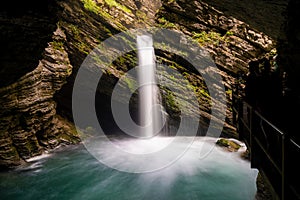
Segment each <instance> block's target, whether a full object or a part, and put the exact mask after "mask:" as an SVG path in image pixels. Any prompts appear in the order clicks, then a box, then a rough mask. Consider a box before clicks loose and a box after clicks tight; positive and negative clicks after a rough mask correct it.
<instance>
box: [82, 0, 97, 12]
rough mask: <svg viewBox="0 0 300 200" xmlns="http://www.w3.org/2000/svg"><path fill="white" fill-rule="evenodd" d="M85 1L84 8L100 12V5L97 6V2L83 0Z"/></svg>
mask: <svg viewBox="0 0 300 200" xmlns="http://www.w3.org/2000/svg"><path fill="white" fill-rule="evenodd" d="M81 1H82V2H83V5H84V8H85V9H86V10H88V11H90V12H93V13H95V14H99V13H100V9H101V8H100V7H99V6H97V4H96V2H95V1H93V0H81Z"/></svg>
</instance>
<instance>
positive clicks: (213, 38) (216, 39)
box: [192, 31, 234, 46]
mask: <svg viewBox="0 0 300 200" xmlns="http://www.w3.org/2000/svg"><path fill="white" fill-rule="evenodd" d="M192 34H193V35H192V38H193V39H195V40H196V41H197V42H198V43H199V44H200V45H201V46H203V45H208V44H213V45H219V44H220V42H225V43H226V42H228V36H232V35H233V34H234V33H233V32H231V31H227V32H226V34H225V35H223V36H221V34H220V33H217V32H214V31H210V32H205V31H202V32H201V33H196V32H192Z"/></svg>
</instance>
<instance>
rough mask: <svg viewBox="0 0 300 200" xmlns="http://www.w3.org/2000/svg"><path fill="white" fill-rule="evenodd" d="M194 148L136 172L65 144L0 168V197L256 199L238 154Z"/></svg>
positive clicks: (246, 164) (250, 171)
mask: <svg viewBox="0 0 300 200" xmlns="http://www.w3.org/2000/svg"><path fill="white" fill-rule="evenodd" d="M214 141H215V140H213V139H212V140H205V141H204V140H203V139H202V138H197V139H196V143H197V142H198V143H201V142H202V143H205V145H204V146H206V147H212V146H213V145H214ZM124 142H125V143H126V142H128V143H132V141H131V140H123V144H124ZM206 147H205V148H206ZM197 148H198V145H194V144H193V145H192V146H191V147H190V148H189V150H188V151H187V152H186V153H185V154H184V155H183V156H182V158H180V159H179V160H178V161H177V162H174V163H173V164H172V165H170V166H168V167H166V168H164V169H161V170H159V171H156V172H151V173H142V174H135V173H126V172H120V171H117V170H114V169H111V168H109V167H107V166H105V165H103V164H101V163H100V162H99V161H98V160H96V159H95V158H94V157H93V156H91V155H90V154H89V152H88V151H87V150H86V149H85V148H84V146H83V145H77V146H69V147H64V148H62V149H60V150H57V151H55V152H53V153H51V154H48V156H42V157H39V158H36V159H33V160H30V163H29V165H27V166H23V167H20V168H18V169H16V170H14V171H9V172H1V173H0V196H1V199H9V200H14V199H20V200H23V199H24V200H35V199H59V200H64V199H68V200H69V199H74V200H77V199H78V200H79V199H80V200H82V199H87V200H89V199H92V200H93V199H95V200H98V199H101V200H118V199H128V200H137V199H139V200H140V199H143V200H148V199H149V200H150V199H163V200H165V199H166V200H169V199H170V200H177V199H178V200H182V199H186V200H189V199H201V200H252V199H254V197H255V193H256V185H255V180H256V177H257V170H255V169H251V168H250V164H249V162H248V161H246V160H243V159H241V158H240V153H239V152H226V151H224V149H222V148H220V147H214V148H213V150H212V151H211V153H210V154H209V155H208V156H206V157H205V158H203V159H199V158H198V157H197V153H198V149H197ZM106 151H107V152H109V151H110V150H109V148H106ZM111 159H115V158H114V157H112V158H111ZM150 162H151V161H150ZM140 164H141V165H147V163H140Z"/></svg>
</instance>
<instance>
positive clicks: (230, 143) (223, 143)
mask: <svg viewBox="0 0 300 200" xmlns="http://www.w3.org/2000/svg"><path fill="white" fill-rule="evenodd" d="M216 144H217V145H219V146H221V147H227V148H229V149H233V150H238V149H239V148H240V147H241V146H240V145H239V144H237V143H236V142H234V141H231V140H228V139H224V138H221V139H219V140H218V141H217V142H216Z"/></svg>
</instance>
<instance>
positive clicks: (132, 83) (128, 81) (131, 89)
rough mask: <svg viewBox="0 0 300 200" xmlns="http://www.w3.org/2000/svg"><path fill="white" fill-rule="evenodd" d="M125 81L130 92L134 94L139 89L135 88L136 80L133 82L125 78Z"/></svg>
mask: <svg viewBox="0 0 300 200" xmlns="http://www.w3.org/2000/svg"><path fill="white" fill-rule="evenodd" d="M123 80H124V81H125V82H126V84H127V86H128V88H129V90H130V92H132V93H134V92H135V88H137V87H135V85H136V83H135V80H133V79H131V78H129V77H125V78H123Z"/></svg>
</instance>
